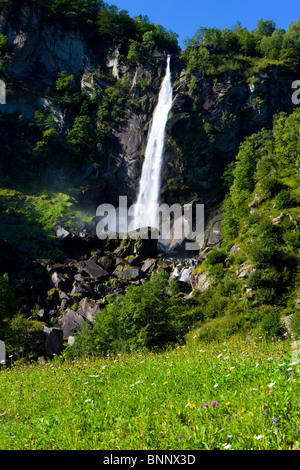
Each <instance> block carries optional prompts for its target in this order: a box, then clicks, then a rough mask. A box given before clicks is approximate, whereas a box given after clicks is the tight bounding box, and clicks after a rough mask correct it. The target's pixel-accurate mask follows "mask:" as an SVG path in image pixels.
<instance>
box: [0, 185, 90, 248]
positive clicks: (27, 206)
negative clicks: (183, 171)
mask: <svg viewBox="0 0 300 470" xmlns="http://www.w3.org/2000/svg"><path fill="white" fill-rule="evenodd" d="M75 197H76V192H75V190H73V192H72V190H70V192H69V193H68V191H65V192H60V191H55V190H53V189H50V188H47V189H45V188H41V187H38V186H37V185H34V186H30V185H28V187H27V188H24V187H23V188H14V189H9V188H5V187H2V188H0V209H1V222H0V238H3V239H5V240H7V241H8V242H9V243H11V244H12V245H14V246H18V248H19V249H20V250H21V251H23V252H25V253H27V252H28V251H30V252H31V253H32V254H33V256H35V257H39V256H42V257H44V256H45V255H46V254H47V251H48V252H49V254H54V253H55V247H54V248H53V241H54V240H55V234H54V231H53V226H54V225H55V224H63V225H64V226H65V227H66V228H71V225H72V221H75V223H76V222H77V223H78V224H80V223H81V222H90V220H91V218H92V217H91V216H89V215H87V214H85V213H84V212H82V211H80V210H79V208H78V207H77V201H76V198H75Z"/></svg>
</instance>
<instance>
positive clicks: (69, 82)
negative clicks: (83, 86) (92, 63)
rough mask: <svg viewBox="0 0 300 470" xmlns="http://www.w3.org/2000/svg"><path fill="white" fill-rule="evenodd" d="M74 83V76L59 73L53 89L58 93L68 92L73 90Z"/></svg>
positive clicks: (64, 71)
mask: <svg viewBox="0 0 300 470" xmlns="http://www.w3.org/2000/svg"><path fill="white" fill-rule="evenodd" d="M74 81H75V76H74V75H72V74H70V75H69V74H68V72H67V71H66V70H63V71H62V72H59V74H58V77H57V80H56V83H55V88H56V90H57V91H59V92H63V93H66V92H70V91H72V90H73V89H74Z"/></svg>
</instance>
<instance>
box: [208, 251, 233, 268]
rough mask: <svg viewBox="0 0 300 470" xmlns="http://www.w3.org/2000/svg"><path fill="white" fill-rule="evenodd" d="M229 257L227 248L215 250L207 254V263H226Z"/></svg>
mask: <svg viewBox="0 0 300 470" xmlns="http://www.w3.org/2000/svg"><path fill="white" fill-rule="evenodd" d="M227 257H228V253H227V252H226V251H225V250H223V249H220V250H213V251H211V252H210V253H209V254H208V255H207V257H206V259H205V263H207V264H210V265H212V266H214V265H216V264H222V265H225V263H226V259H227Z"/></svg>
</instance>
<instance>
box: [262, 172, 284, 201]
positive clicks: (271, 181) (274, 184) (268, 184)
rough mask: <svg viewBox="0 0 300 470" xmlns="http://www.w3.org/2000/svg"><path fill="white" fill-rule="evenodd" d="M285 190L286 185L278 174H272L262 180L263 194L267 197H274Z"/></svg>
mask: <svg viewBox="0 0 300 470" xmlns="http://www.w3.org/2000/svg"><path fill="white" fill-rule="evenodd" d="M283 190H285V185H284V184H283V183H282V182H281V181H279V180H278V179H277V177H276V176H270V177H269V178H266V179H264V180H263V181H262V182H261V192H262V195H263V196H265V197H267V198H272V197H274V196H275V195H276V194H278V193H279V192H281V191H283Z"/></svg>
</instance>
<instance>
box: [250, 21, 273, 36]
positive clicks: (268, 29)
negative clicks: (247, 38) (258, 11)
mask: <svg viewBox="0 0 300 470" xmlns="http://www.w3.org/2000/svg"><path fill="white" fill-rule="evenodd" d="M275 29H276V25H275V23H274V21H272V20H263V19H260V20H258V22H257V25H256V28H255V30H254V34H255V35H256V36H259V37H263V36H271V35H272V33H273V32H274V31H275Z"/></svg>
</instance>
